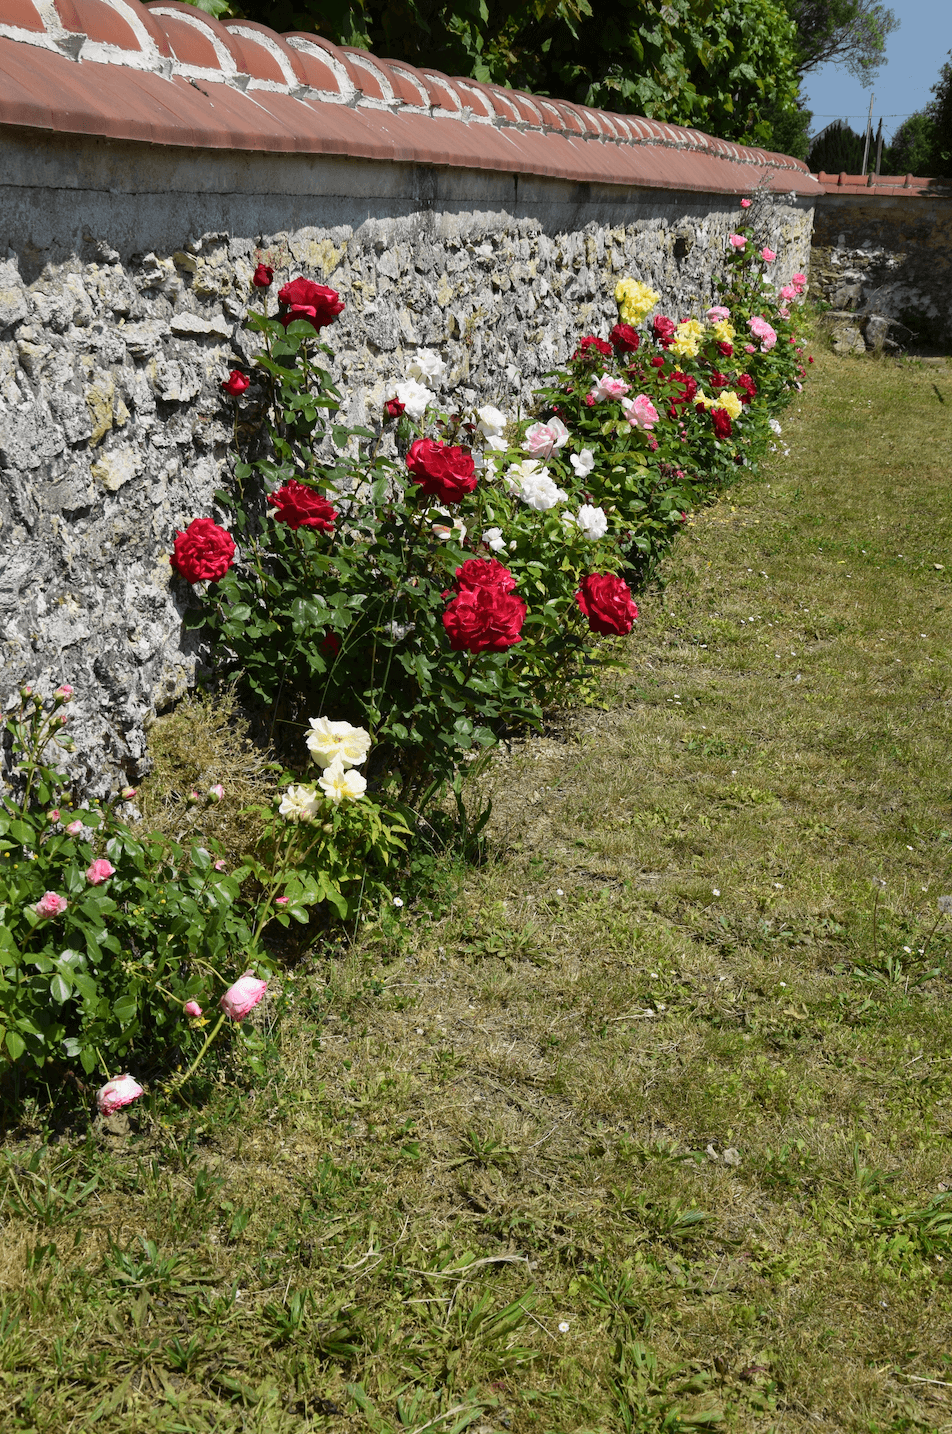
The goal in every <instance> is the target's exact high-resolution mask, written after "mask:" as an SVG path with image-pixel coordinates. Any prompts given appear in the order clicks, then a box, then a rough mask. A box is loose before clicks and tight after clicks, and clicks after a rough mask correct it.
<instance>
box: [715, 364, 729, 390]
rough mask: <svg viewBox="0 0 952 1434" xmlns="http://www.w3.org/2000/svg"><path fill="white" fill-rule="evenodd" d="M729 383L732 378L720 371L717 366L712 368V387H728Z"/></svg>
mask: <svg viewBox="0 0 952 1434" xmlns="http://www.w3.org/2000/svg"><path fill="white" fill-rule="evenodd" d="M729 383H730V379H729V378H725V377H724V375H723V374H722V373H718V371H717V369H716V368H715V369H712V370H711V388H726V387H727V385H728V384H729Z"/></svg>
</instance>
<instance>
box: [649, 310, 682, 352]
mask: <svg viewBox="0 0 952 1434" xmlns="http://www.w3.org/2000/svg"><path fill="white" fill-rule="evenodd" d="M651 327H652V329H653V330H654V336H655V338H656V339H657V340H658V343H659V344H661V345H663V347H664V348H667V347H668V345H669V344H670V342H671V340H672V339H673V338H674V330H675V328H676V327H677V326H676V324H675V322H674V319H666V318H664V316H663V315H662V314H656V315H655V317H654V318H653V319H652V320H651Z"/></svg>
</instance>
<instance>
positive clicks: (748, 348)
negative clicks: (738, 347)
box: [744, 344, 757, 354]
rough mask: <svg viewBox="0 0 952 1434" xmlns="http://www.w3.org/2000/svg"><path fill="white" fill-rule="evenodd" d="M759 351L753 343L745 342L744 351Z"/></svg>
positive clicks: (753, 352) (752, 352) (750, 352)
mask: <svg viewBox="0 0 952 1434" xmlns="http://www.w3.org/2000/svg"><path fill="white" fill-rule="evenodd" d="M756 352H757V350H756V348H755V347H754V345H753V344H744V353H746V354H755V353H756Z"/></svg>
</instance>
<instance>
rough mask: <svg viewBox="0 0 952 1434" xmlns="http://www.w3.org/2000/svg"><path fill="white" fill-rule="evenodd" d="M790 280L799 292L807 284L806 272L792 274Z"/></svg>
mask: <svg viewBox="0 0 952 1434" xmlns="http://www.w3.org/2000/svg"><path fill="white" fill-rule="evenodd" d="M790 282H791V284H794V285H796V287H797V288H798V289H799V290H800V292H801V293H802V292H803V290H804V289H805V288H806V286H807V276H806V274H794V276H793V278H792V279H791V280H790Z"/></svg>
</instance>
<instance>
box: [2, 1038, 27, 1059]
mask: <svg viewBox="0 0 952 1434" xmlns="http://www.w3.org/2000/svg"><path fill="white" fill-rule="evenodd" d="M3 1043H4V1045H5V1046H6V1048H7V1050H8V1051H9V1052H10V1056H11V1058H12V1059H13V1060H15V1061H18V1060H19V1059H20V1057H21V1056H22V1054H23V1052H24V1051H25V1050H26V1041H25V1040H24V1039H23V1037H22V1036H21V1035H20V1034H19V1032H17V1031H7V1033H6V1035H5V1036H4V1038H3Z"/></svg>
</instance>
